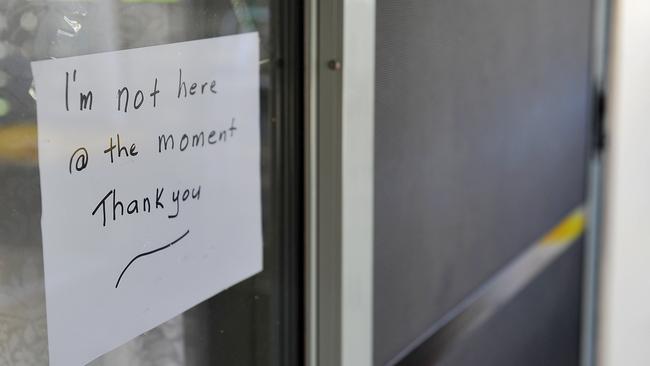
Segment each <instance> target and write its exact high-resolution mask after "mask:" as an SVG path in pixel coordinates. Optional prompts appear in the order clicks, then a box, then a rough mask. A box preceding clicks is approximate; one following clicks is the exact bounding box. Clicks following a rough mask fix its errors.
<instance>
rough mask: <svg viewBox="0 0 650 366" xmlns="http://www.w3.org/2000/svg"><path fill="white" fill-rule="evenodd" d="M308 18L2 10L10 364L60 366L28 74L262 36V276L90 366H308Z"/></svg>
mask: <svg viewBox="0 0 650 366" xmlns="http://www.w3.org/2000/svg"><path fill="white" fill-rule="evenodd" d="M300 16H301V12H300V10H299V9H298V8H297V7H289V6H286V5H282V6H280V4H276V1H275V0H214V1H207V0H122V1H79V2H74V1H46V0H36V1H27V0H9V1H4V2H2V3H0V364H9V365H46V364H47V363H48V359H47V330H46V329H47V328H46V324H47V322H46V314H45V291H44V283H43V252H42V241H41V231H40V216H41V199H40V183H39V169H38V159H37V156H38V155H37V138H36V132H37V129H36V128H37V123H36V98H38V93H37V91H36V90H35V89H34V87H33V78H32V75H31V69H30V62H31V61H34V60H44V59H50V58H62V57H69V56H77V55H86V54H91V53H99V52H108V51H115V50H124V49H130V48H136V47H146V46H152V45H161V44H167V43H173V42H183V41H190V40H197V39H204V38H210V37H218V36H224V35H232V34H239V33H247V32H253V31H256V32H258V33H259V36H260V42H261V43H260V56H261V57H260V58H261V59H260V73H261V74H260V87H261V90H260V100H261V121H260V123H261V126H260V131H261V154H262V155H261V172H262V211H263V212H262V218H263V220H262V221H263V236H264V270H263V271H262V272H261V273H259V274H258V275H255V276H253V277H251V278H249V279H247V280H245V281H243V282H241V283H239V284H237V285H235V286H233V287H231V288H230V289H228V290H226V291H224V292H222V293H220V294H218V295H216V296H214V297H213V298H211V299H209V300H207V301H205V302H203V303H201V304H199V305H197V306H196V307H194V308H192V309H190V310H188V311H186V312H185V313H183V314H181V315H179V316H177V317H175V318H173V319H171V320H169V321H168V322H166V323H164V324H162V325H160V326H159V327H157V328H155V329H152V330H151V331H149V332H147V333H145V334H143V335H141V336H139V337H137V338H135V339H133V340H131V341H129V342H127V343H126V344H124V345H123V346H121V347H119V348H117V349H115V350H113V351H112V352H109V353H107V354H105V355H104V356H102V357H100V358H98V359H96V360H95V361H93V362H92V363H91V364H92V365H97V366H98V365H290V364H295V363H299V361H300V358H301V351H300V350H301V343H302V339H301V329H302V328H301V321H300V319H301V318H302V316H301V312H302V305H301V286H302V285H301V284H302V277H301V276H302V270H301V266H302V264H301V263H302V254H301V250H302V249H301V245H302V244H301V240H302V239H301V238H302V234H301V233H302V223H301V220H300V212H301V211H300V210H301V207H302V206H301V199H302V198H301V192H302V183H301V182H302V173H301V168H300V167H301V161H300V159H301V157H300V156H299V155H300V154H297V153H296V152H297V151H301V150H300V146H301V142H300V141H302V140H301V139H302V137H301V132H300V127H299V126H300V124H299V123H297V119H296V117H297V116H299V115H300V114H299V109H300V105H299V102H300V101H301V99H300V98H299V96H300V93H301V86H300V74H299V73H298V70H299V67H297V65H299V61H298V60H300V57H301V53H300V52H296V51H297V50H299V49H300V42H301V39H300V37H299V36H298V35H299V34H301V30H300V22H299V21H298V20H299V19H300ZM280 25H281V26H280ZM280 122H281V123H280ZM97 331H98V332H101V331H102V329H97Z"/></svg>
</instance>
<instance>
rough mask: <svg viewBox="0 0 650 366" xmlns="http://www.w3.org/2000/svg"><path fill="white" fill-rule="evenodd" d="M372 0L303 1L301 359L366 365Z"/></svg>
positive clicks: (315, 364) (369, 352) (313, 365)
mask: <svg viewBox="0 0 650 366" xmlns="http://www.w3.org/2000/svg"><path fill="white" fill-rule="evenodd" d="M374 40H375V1H374V0H329V1H317V0H306V3H305V164H306V166H305V187H306V188H305V202H306V207H305V227H306V230H305V241H306V250H305V253H306V255H305V286H306V288H305V313H306V316H305V324H306V331H305V335H306V336H305V363H306V364H307V365H310V366H328V365H343V366H353V365H354V366H369V365H371V364H372V361H373V359H372V358H373V349H372V345H373V338H372V323H373V311H372V310H373V258H374V256H373V200H374V196H373V181H374V173H373V168H374V148H373V146H374V145H373V142H374V88H375V84H374V77H375V75H374V64H375V59H374V57H375V41H374Z"/></svg>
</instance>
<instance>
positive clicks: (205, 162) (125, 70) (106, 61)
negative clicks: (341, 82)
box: [32, 33, 262, 366]
mask: <svg viewBox="0 0 650 366" xmlns="http://www.w3.org/2000/svg"><path fill="white" fill-rule="evenodd" d="M258 47H259V40H258V36H257V34H256V33H248V34H241V35H235V36H228V37H220V38H213V39H206V40H199V41H192V42H184V43H177V44H169V45H163V46H156V47H147V48H140V49H133V50H126V51H118V52H110V53H102V54H95V55H87V56H80V57H71V58H64V59H58V60H46V61H38V62H34V63H33V64H32V70H33V73H34V80H35V83H36V92H37V112H38V147H39V164H40V177H41V195H42V204H43V216H42V233H43V234H42V235H43V255H44V262H45V287H46V300H47V326H48V341H49V352H50V364H51V365H54V366H58V365H80V364H84V363H87V362H89V361H91V360H92V359H94V358H96V357H98V356H100V355H102V354H103V353H105V352H107V351H109V350H111V349H113V348H115V347H117V346H119V345H120V344H122V343H124V342H126V341H128V340H130V339H131V338H133V337H135V336H137V335H139V334H141V333H143V332H144V331H147V330H149V329H151V328H153V327H155V326H157V325H159V324H160V323H162V322H164V321H166V320H168V319H170V318H172V317H173V316H175V315H177V314H179V313H181V312H183V311H185V310H187V309H188V308H190V307H192V306H194V305H196V304H198V303H199V302H201V301H203V300H205V299H207V298H209V297H211V296H213V295H215V294H216V293H218V292H219V291H222V290H224V289H226V288H228V287H230V286H232V285H234V284H235V283H237V282H239V281H241V280H243V279H245V278H247V277H249V276H251V275H253V274H255V273H257V272H259V271H260V270H261V269H262V234H261V207H260V206H261V203H260V199H261V198H260V195H261V193H260V190H261V186H260V129H259V123H260V121H259V55H258V53H259V48H258Z"/></svg>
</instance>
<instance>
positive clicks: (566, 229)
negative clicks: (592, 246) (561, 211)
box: [539, 207, 586, 245]
mask: <svg viewBox="0 0 650 366" xmlns="http://www.w3.org/2000/svg"><path fill="white" fill-rule="evenodd" d="M585 222H586V218H585V211H584V209H583V208H582V207H579V208H577V209H575V210H574V211H573V212H571V213H570V214H569V216H567V217H565V218H564V220H562V222H560V223H559V224H558V225H556V226H555V227H554V228H553V229H551V231H549V232H548V233H547V234H546V235H545V236H544V238H542V240H541V241H540V243H539V244H540V245H567V244H571V243H572V242H573V241H574V240H576V239H577V238H578V237H580V235H582V233H583V232H584V230H585Z"/></svg>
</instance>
